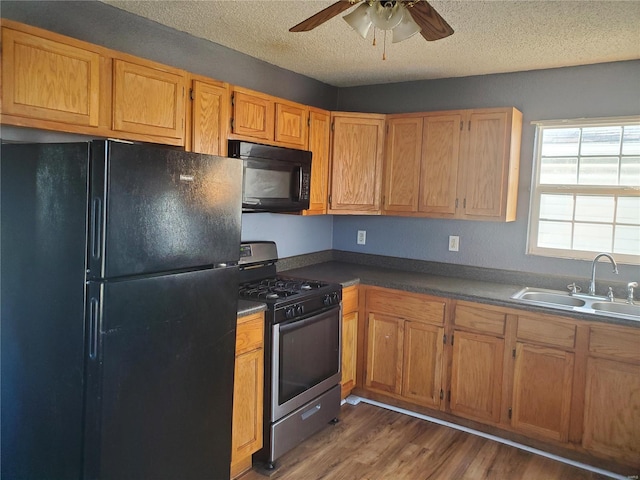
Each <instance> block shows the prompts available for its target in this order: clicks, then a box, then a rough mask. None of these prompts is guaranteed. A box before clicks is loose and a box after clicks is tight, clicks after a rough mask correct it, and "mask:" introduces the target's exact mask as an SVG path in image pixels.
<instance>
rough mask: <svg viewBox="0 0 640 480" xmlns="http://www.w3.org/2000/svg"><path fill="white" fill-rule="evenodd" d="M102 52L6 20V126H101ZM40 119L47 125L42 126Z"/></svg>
mask: <svg viewBox="0 0 640 480" xmlns="http://www.w3.org/2000/svg"><path fill="white" fill-rule="evenodd" d="M102 53H104V52H103V50H102V49H100V48H99V47H97V46H93V45H91V44H87V43H85V42H80V41H77V40H74V39H71V38H68V37H63V36H62V35H56V34H53V33H50V32H46V31H44V30H40V29H36V28H33V27H28V26H26V25H21V24H18V23H16V22H11V21H8V20H2V123H9V124H13V125H24V126H33V127H36V128H47V129H56V130H63V131H82V130H78V129H74V128H73V126H79V127H85V128H86V127H91V128H89V129H86V130H84V131H86V132H89V131H92V130H94V127H98V125H99V120H100V108H101V106H102V107H103V108H104V105H101V98H100V89H101V86H103V87H104V86H106V83H108V80H109V77H108V73H107V75H106V78H101V62H102V61H104V60H105V59H104V57H103V56H102ZM39 120H41V121H43V122H38V121H39Z"/></svg>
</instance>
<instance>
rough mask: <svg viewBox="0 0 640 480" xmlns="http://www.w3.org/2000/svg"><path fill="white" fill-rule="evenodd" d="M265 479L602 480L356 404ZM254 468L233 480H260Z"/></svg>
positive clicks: (262, 479) (263, 478)
mask: <svg viewBox="0 0 640 480" xmlns="http://www.w3.org/2000/svg"><path fill="white" fill-rule="evenodd" d="M277 465H278V468H277V470H276V471H275V472H274V473H272V474H271V476H270V480H320V479H323V480H401V479H406V480H426V479H429V480H454V479H455V480H463V479H468V480H482V479H490V480H569V479H570V480H596V479H598V480H604V479H607V478H608V477H605V476H602V475H599V474H596V473H593V472H589V471H586V470H582V469H579V468H576V467H573V466H570V465H567V464H564V463H561V462H557V461H554V460H550V459H548V458H545V457H541V456H538V455H535V454H532V453H529V452H526V451H523V450H520V449H517V448H515V447H510V446H508V445H504V444H501V443H497V442H494V441H492V440H487V439H485V438H481V437H478V436H475V435H471V434H468V433H465V432H461V431H458V430H455V429H452V428H449V427H445V426H441V425H437V424H434V423H431V422H427V421H425V420H421V419H417V418H414V417H411V416H408V415H404V414H401V413H397V412H393V411H390V410H386V409H384V408H380V407H377V406H374V405H370V404H366V403H360V404H358V405H356V406H353V405H349V404H345V405H343V406H342V410H341V414H340V422H339V423H338V424H337V425H335V426H328V427H327V428H325V429H324V430H322V431H321V432H319V433H317V434H316V435H314V436H313V437H311V438H309V439H308V440H306V441H305V442H304V443H302V444H301V445H299V446H298V447H296V448H295V449H293V450H291V451H290V452H288V453H287V454H285V455H283V456H282V457H281V458H280V459H279V460H278V462H277ZM267 479H268V477H266V476H265V475H263V474H261V473H258V472H257V471H256V470H252V471H249V472H247V473H246V474H245V475H243V476H242V477H240V480H267Z"/></svg>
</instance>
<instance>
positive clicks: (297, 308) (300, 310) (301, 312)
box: [295, 305, 304, 315]
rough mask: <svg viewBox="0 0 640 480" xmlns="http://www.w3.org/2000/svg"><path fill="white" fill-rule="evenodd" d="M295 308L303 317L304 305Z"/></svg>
mask: <svg viewBox="0 0 640 480" xmlns="http://www.w3.org/2000/svg"><path fill="white" fill-rule="evenodd" d="M295 308H296V313H297V314H298V315H302V314H303V313H304V307H303V306H302V305H296V306H295Z"/></svg>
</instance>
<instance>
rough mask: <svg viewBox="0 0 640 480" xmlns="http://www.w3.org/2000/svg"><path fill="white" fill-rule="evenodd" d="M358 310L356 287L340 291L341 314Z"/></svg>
mask: <svg viewBox="0 0 640 480" xmlns="http://www.w3.org/2000/svg"><path fill="white" fill-rule="evenodd" d="M357 310H358V286H357V285H354V286H352V287H347V288H345V289H344V290H342V313H343V314H346V313H351V312H355V311H357Z"/></svg>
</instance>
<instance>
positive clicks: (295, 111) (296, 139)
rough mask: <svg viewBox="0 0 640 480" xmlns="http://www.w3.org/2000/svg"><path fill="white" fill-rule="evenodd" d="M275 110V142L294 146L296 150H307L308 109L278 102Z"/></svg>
mask: <svg viewBox="0 0 640 480" xmlns="http://www.w3.org/2000/svg"><path fill="white" fill-rule="evenodd" d="M275 109H276V119H275V122H276V124H275V133H274V135H275V136H274V139H275V141H276V142H279V143H286V144H289V145H292V146H293V147H295V148H306V147H307V126H308V123H307V119H308V116H309V114H308V112H309V109H308V107H306V106H304V105H298V104H291V103H281V102H276V104H275Z"/></svg>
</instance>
